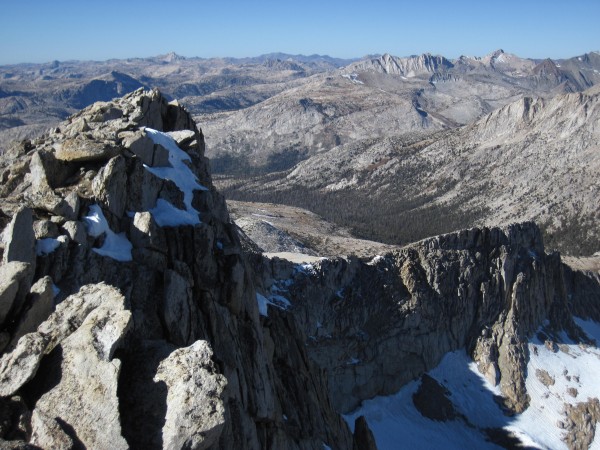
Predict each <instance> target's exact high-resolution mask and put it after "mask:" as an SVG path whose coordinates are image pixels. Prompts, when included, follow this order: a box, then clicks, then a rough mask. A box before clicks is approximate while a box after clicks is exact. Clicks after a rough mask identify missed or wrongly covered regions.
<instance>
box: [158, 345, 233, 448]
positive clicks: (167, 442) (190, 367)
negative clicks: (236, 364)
mask: <svg viewBox="0 0 600 450" xmlns="http://www.w3.org/2000/svg"><path fill="white" fill-rule="evenodd" d="M211 358H212V350H211V348H210V345H209V344H208V343H207V342H206V341H196V342H194V343H193V344H192V345H190V346H189V347H184V348H179V349H177V350H175V351H174V352H173V353H171V354H170V355H169V356H168V357H167V358H166V359H164V360H163V361H162V362H161V363H160V365H159V366H158V371H157V373H156V376H155V377H154V380H155V381H156V382H163V383H165V384H166V386H167V390H168V394H167V414H166V417H165V425H164V427H163V431H162V434H163V449H178V448H190V449H208V448H211V446H212V445H214V444H216V443H217V441H218V439H219V436H220V435H221V431H222V429H223V425H224V423H225V418H224V413H225V405H224V403H223V391H224V389H225V386H226V385H227V381H226V379H225V377H224V376H223V375H221V374H219V373H218V372H217V369H216V367H215V365H214V364H213V362H212V359H211Z"/></svg>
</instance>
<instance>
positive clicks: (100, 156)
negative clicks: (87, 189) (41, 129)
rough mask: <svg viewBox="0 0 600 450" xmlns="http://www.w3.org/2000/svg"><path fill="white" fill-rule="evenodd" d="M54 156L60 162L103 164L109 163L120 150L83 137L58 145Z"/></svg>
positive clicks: (66, 140) (68, 139)
mask: <svg viewBox="0 0 600 450" xmlns="http://www.w3.org/2000/svg"><path fill="white" fill-rule="evenodd" d="M55 148H56V151H55V153H54V155H55V156H56V159H58V160H60V161H71V162H92V161H96V162H101V161H107V160H109V159H110V158H112V157H113V156H116V155H117V154H118V153H119V149H118V148H116V147H113V146H111V145H108V144H106V143H104V142H99V141H97V140H91V139H87V138H85V137H84V136H82V135H78V136H77V137H75V138H67V139H65V140H63V141H62V142H60V143H57V144H56V147H55Z"/></svg>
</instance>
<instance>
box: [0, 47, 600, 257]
mask: <svg viewBox="0 0 600 450" xmlns="http://www.w3.org/2000/svg"><path fill="white" fill-rule="evenodd" d="M599 83H600V53H598V52H590V53H587V54H583V55H580V56H576V57H573V58H569V59H563V60H551V59H543V60H534V59H527V58H521V57H519V56H516V55H513V54H510V53H507V52H504V51H503V50H497V51H494V52H492V53H490V54H488V55H486V56H483V57H472V56H461V57H459V58H456V59H449V58H445V57H444V56H440V55H431V54H423V55H415V56H409V57H397V56H392V55H390V54H387V53H386V54H383V55H375V56H373V55H371V56H368V57H365V58H362V59H359V60H352V59H348V60H345V59H337V58H332V57H329V56H321V55H311V56H302V55H289V54H284V53H272V54H268V55H261V56H258V57H254V58H240V59H236V58H211V59H203V58H185V57H182V56H180V55H177V54H175V53H169V54H166V55H160V56H156V57H152V58H132V59H126V60H109V61H101V62H95V61H68V62H58V61H54V62H52V63H48V64H19V65H12V66H2V67H0V149H2V148H7V147H8V146H9V142H10V141H12V140H14V139H24V138H31V137H34V136H36V135H37V134H39V133H40V132H42V131H43V130H47V129H48V128H50V127H52V126H55V125H56V124H57V123H58V121H59V120H61V119H63V118H65V117H66V116H68V115H70V114H72V113H74V112H75V111H76V110H78V109H79V108H82V107H84V106H86V105H87V104H90V103H92V102H94V101H97V100H100V101H107V100H110V99H111V98H113V97H117V96H120V95H122V94H124V93H126V92H128V91H131V90H134V89H136V88H138V87H142V86H143V87H147V88H150V87H157V88H159V89H160V90H161V91H162V92H164V93H165V95H166V96H167V97H168V98H171V99H178V101H179V102H180V103H181V104H183V105H184V106H185V107H186V108H187V110H188V111H190V112H191V113H192V114H194V117H195V119H196V121H197V122H198V123H199V125H200V126H201V127H202V129H203V131H204V134H205V136H206V143H207V150H206V154H207V156H209V157H210V158H211V164H212V168H213V172H214V173H215V175H216V177H217V178H219V180H218V182H219V183H221V184H220V186H221V187H222V188H223V189H225V190H226V191H227V192H228V194H229V195H232V196H235V197H236V198H239V199H244V200H263V201H267V200H272V201H281V202H287V203H291V204H293V205H295V206H301V207H307V208H309V209H312V210H316V212H319V213H320V214H323V215H325V216H326V217H327V218H329V219H330V220H333V221H336V220H337V221H338V222H340V223H342V224H343V225H345V226H350V227H352V228H353V229H354V230H355V231H357V232H359V233H360V234H361V236H362V237H365V238H370V239H383V240H385V241H387V242H393V243H404V242H408V241H411V240H415V239H420V238H423V237H426V236H429V235H433V234H438V233H441V232H448V231H452V230H454V229H456V228H460V227H464V226H469V225H471V224H472V223H479V224H501V223H505V222H507V221H511V220H516V219H519V220H525V219H535V220H538V221H541V222H542V225H543V226H544V230H545V232H546V234H547V238H550V239H551V243H553V244H555V245H556V246H557V247H558V248H560V249H562V250H567V251H569V252H576V253H593V252H594V251H597V250H598V249H600V241H599V237H600V236H598V233H597V227H594V226H593V224H594V223H597V222H595V221H596V219H597V214H598V213H597V212H598V210H600V205H598V200H597V199H598V198H600V196H599V195H598V185H597V183H596V182H595V181H594V180H595V179H596V178H597V174H598V171H597V167H598V162H597V160H598V156H597V152H596V151H595V150H594V149H595V148H596V147H594V145H596V144H595V142H597V132H598V131H597V127H596V126H595V125H594V124H595V123H596V122H595V121H597V118H596V117H597V108H596V106H595V105H596V102H597V97H598V94H597V87H596V86H597V85H598V84H599ZM583 91H585V94H574V93H577V92H583ZM568 94H571V95H568ZM549 124H552V126H549ZM508 130H510V132H508ZM524 158H526V159H524ZM500 161H502V164H501V163H500ZM525 161H526V162H525ZM484 162H485V164H484ZM532 164H537V166H535V167H537V168H538V169H539V170H535V171H532V170H533V169H532V167H533V166H532ZM501 169H502V170H501ZM529 169H531V170H529ZM249 176H250V177H251V178H248V177H249ZM252 177H254V178H252ZM576 186H578V187H577V189H575V187H576ZM292 193H294V194H292ZM352 198H356V199H358V200H356V201H355V204H356V205H359V204H360V205H361V206H362V207H361V208H350V209H348V208H347V207H345V205H347V204H348V202H350V201H351V200H350V199H352ZM366 205H368V207H366ZM384 206H385V207H384ZM440 214H444V217H445V219H444V220H439V218H440ZM399 220H401V221H402V223H403V225H402V226H395V224H397V223H398V221H399ZM375 223H377V224H378V225H375ZM594 230H596V231H594Z"/></svg>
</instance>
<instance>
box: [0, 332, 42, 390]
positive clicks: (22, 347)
mask: <svg viewBox="0 0 600 450" xmlns="http://www.w3.org/2000/svg"><path fill="white" fill-rule="evenodd" d="M47 346H48V340H47V339H46V337H44V336H43V335H41V334H39V333H30V334H26V335H25V336H23V337H22V338H21V339H19V342H18V344H17V347H16V348H15V349H14V350H13V351H12V352H11V353H7V354H5V355H3V356H2V359H0V396H1V397H9V396H11V395H14V394H15V393H16V392H17V391H18V390H19V389H20V388H21V387H22V386H23V385H24V384H25V383H27V382H28V381H29V380H31V379H32V378H33V377H34V376H35V374H36V373H37V370H38V368H39V366H40V363H41V362H42V358H43V356H44V352H45V351H46V348H47Z"/></svg>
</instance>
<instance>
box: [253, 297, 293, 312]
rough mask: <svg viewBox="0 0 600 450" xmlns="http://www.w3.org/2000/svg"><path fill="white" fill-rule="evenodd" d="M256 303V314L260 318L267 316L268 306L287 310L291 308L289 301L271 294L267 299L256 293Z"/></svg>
mask: <svg viewBox="0 0 600 450" xmlns="http://www.w3.org/2000/svg"><path fill="white" fill-rule="evenodd" d="M256 302H257V303H258V313H259V314H260V315H261V316H265V317H267V316H268V306H269V305H271V306H274V307H276V308H279V309H283V310H287V309H288V308H290V307H291V306H292V304H291V303H290V301H289V300H288V299H287V298H285V297H283V296H281V295H277V294H271V295H269V297H265V296H264V295H262V294H259V293H258V292H257V293H256Z"/></svg>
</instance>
